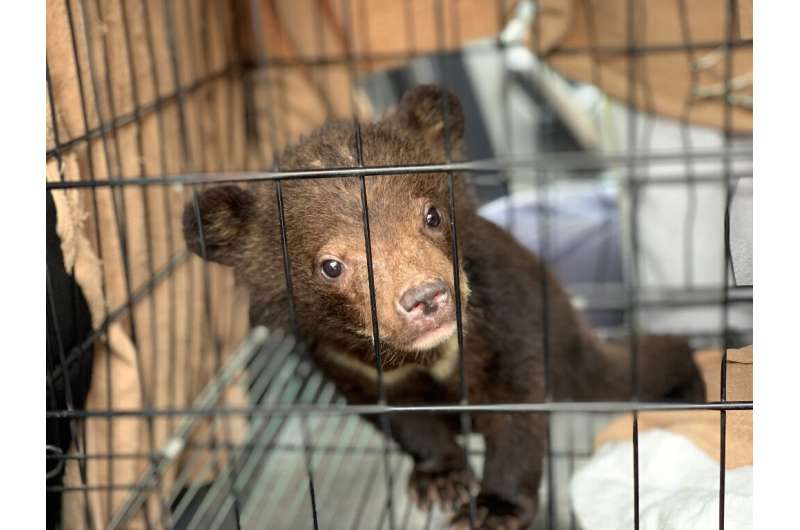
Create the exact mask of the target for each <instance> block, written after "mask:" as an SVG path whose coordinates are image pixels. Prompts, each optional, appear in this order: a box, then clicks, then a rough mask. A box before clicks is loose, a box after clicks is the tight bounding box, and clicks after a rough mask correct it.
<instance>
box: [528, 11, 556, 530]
mask: <svg viewBox="0 0 800 530" xmlns="http://www.w3.org/2000/svg"><path fill="white" fill-rule="evenodd" d="M541 20H542V18H541V16H540V15H539V14H538V13H537V14H535V15H534V17H533V20H532V21H531V28H530V32H531V34H532V42H533V53H534V55H536V56H539V55H540V49H541ZM540 71H541V70H540ZM532 75H536V72H532ZM542 75H546V74H544V73H543V74H542ZM537 84H538V83H537ZM534 179H535V183H536V191H537V194H536V197H537V202H538V204H537V208H536V211H537V214H538V215H537V223H536V228H537V233H538V240H539V264H540V267H539V271H538V272H539V281H540V283H539V290H540V291H541V296H542V311H541V322H542V348H543V353H544V356H543V358H542V362H543V371H544V400H545V402H552V401H553V399H554V397H555V396H554V388H553V381H552V377H551V373H550V372H551V364H552V360H551V358H550V357H551V352H550V307H549V302H550V293H549V284H548V281H547V277H548V273H547V263H548V261H549V256H550V232H551V226H550V205H549V191H548V182H549V176H548V175H547V173H546V170H545V169H536V170H535V171H534ZM546 419H547V429H546V433H545V435H546V452H547V453H546V457H547V462H546V466H547V467H546V469H545V472H546V474H547V476H546V480H547V501H546V502H547V528H548V530H553V529H556V530H557V529H558V518H557V514H556V499H557V491H556V477H555V469H554V459H553V416H552V414H550V413H548V414H546Z"/></svg>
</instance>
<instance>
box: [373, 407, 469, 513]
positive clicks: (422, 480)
mask: <svg viewBox="0 0 800 530" xmlns="http://www.w3.org/2000/svg"><path fill="white" fill-rule="evenodd" d="M372 420H373V423H375V424H376V426H377V427H378V428H380V420H379V419H377V418H373V419H372ZM457 421H458V416H453V417H446V416H437V415H432V414H401V415H395V416H394V417H392V418H391V419H390V421H389V425H390V429H391V434H392V438H394V440H395V441H396V442H397V443H398V444H399V445H400V447H401V448H402V449H403V450H404V451H405V452H406V453H408V454H409V455H410V456H411V457H412V459H413V460H414V469H413V471H412V472H411V474H410V475H409V477H408V493H409V495H410V496H411V499H412V500H413V501H414V503H415V504H416V505H417V506H418V507H419V508H420V509H422V510H431V509H433V507H434V506H435V505H438V506H439V507H440V508H441V509H442V510H444V511H453V510H455V509H456V508H457V507H459V506H461V505H462V504H464V503H468V502H469V496H470V492H473V493H474V490H475V488H476V486H477V481H476V480H475V476H474V474H473V472H472V470H471V469H470V468H469V466H468V465H467V462H466V460H465V453H464V449H463V448H462V447H461V446H460V445H459V444H458V442H457V441H456V438H455V437H456V434H457V432H458V424H457Z"/></svg>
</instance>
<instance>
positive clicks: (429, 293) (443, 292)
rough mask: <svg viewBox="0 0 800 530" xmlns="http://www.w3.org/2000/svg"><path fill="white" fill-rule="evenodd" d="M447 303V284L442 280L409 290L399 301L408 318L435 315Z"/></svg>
mask: <svg viewBox="0 0 800 530" xmlns="http://www.w3.org/2000/svg"><path fill="white" fill-rule="evenodd" d="M446 302H447V284H446V283H444V282H443V281H442V280H433V281H428V282H425V283H423V284H420V285H416V286H414V287H411V288H409V289H407V290H406V291H405V292H404V293H403V294H402V295H401V296H400V300H399V304H400V307H402V308H403V309H404V310H405V312H406V313H408V315H407V316H418V315H419V312H421V313H422V315H424V316H431V315H433V314H435V313H436V312H437V311H438V310H439V307H440V306H442V305H444V304H445V303H446Z"/></svg>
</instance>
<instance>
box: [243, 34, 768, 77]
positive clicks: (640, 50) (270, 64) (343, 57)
mask: <svg viewBox="0 0 800 530" xmlns="http://www.w3.org/2000/svg"><path fill="white" fill-rule="evenodd" d="M727 45H730V46H731V47H733V48H752V47H753V39H738V40H736V41H733V42H732V43H727V42H725V41H723V40H719V41H716V40H714V41H698V42H692V43H691V45H689V44H677V43H676V44H648V45H644V46H632V47H631V46H627V45H621V46H604V45H598V46H564V47H557V48H555V49H553V50H551V51H549V52H547V53H546V54H543V57H544V58H545V60H548V59H554V58H558V57H560V56H564V55H580V54H596V55H605V56H608V55H625V56H629V55H645V54H653V53H675V52H686V51H690V50H695V51H701V50H714V49H717V48H720V47H722V46H727ZM520 47H521V48H525V49H528V50H530V47H528V46H526V45H525V43H524V42H522V41H515V42H503V41H501V40H499V39H498V40H497V45H496V46H494V47H487V46H473V47H471V46H469V45H467V47H465V48H462V49H461V50H460V51H461V54H462V55H466V56H476V55H477V56H482V55H491V54H496V53H498V51H499V50H504V49H511V48H520ZM433 53H436V51H435V50H430V51H428V50H422V51H415V50H408V51H403V52H370V53H351V54H329V55H325V56H320V55H313V56H311V55H310V56H304V57H297V58H287V57H270V58H269V59H265V60H263V61H260V62H259V61H255V62H250V63H246V64H245V67H247V68H255V69H258V70H262V71H269V70H271V69H273V68H301V67H302V68H308V67H335V66H342V65H350V64H355V65H356V66H358V65H359V63H364V64H375V63H378V64H379V63H381V62H390V61H403V62H404V63H405V62H407V61H409V60H410V59H413V58H415V57H426V56H428V57H429V56H431V55H432V54H433Z"/></svg>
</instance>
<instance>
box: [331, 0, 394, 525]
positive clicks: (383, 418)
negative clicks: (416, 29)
mask: <svg viewBox="0 0 800 530" xmlns="http://www.w3.org/2000/svg"><path fill="white" fill-rule="evenodd" d="M342 15H343V17H342V18H343V21H342V27H343V30H344V31H343V32H344V36H345V55H346V57H347V65H348V73H349V77H350V85H351V86H350V105H351V110H352V115H353V126H354V132H355V141H356V159H357V163H358V167H360V168H361V167H364V145H363V140H362V137H361V123H360V122H359V116H358V107H357V106H356V101H355V94H354V91H355V88H356V82H357V75H356V70H355V64H354V59H353V44H352V28H353V25H352V14H351V9H350V0H342ZM364 53H368V52H367V51H366V50H365V51H364ZM359 188H360V194H361V222H362V226H363V228H364V250H365V253H366V257H367V283H368V287H369V302H370V317H371V320H372V351H373V353H374V355H375V366H376V369H377V371H378V403H379V404H382V405H385V404H386V389H385V386H384V378H383V362H382V360H381V348H380V329H379V327H378V308H377V298H376V294H375V275H374V270H373V259H372V241H371V237H370V226H369V203H368V200H367V184H366V180H365V177H364V176H363V175H361V176H360V177H359ZM379 420H380V423H381V428H382V430H383V432H384V435H385V436H386V438H385V439H384V446H383V449H384V451H383V469H384V474H385V476H386V491H387V495H386V507H387V510H388V511H389V528H390V530H394V528H395V513H394V500H393V498H392V492H393V491H394V487H393V484H394V477H393V475H392V469H391V463H390V461H389V440H391V425H390V422H389V417H388V416H387V415H386V414H381V415H380V418H379Z"/></svg>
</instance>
